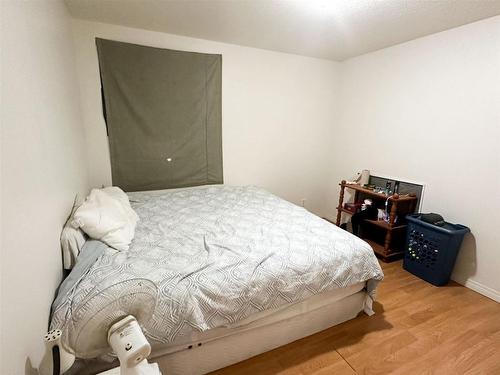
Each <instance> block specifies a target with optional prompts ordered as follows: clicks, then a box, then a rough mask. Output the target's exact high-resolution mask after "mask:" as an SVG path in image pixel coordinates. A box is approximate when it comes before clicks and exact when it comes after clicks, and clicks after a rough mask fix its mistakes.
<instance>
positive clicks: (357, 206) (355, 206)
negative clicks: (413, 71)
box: [344, 202, 363, 213]
mask: <svg viewBox="0 0 500 375" xmlns="http://www.w3.org/2000/svg"><path fill="white" fill-rule="evenodd" d="M362 205H363V202H357V203H344V208H345V209H346V210H347V211H351V212H352V213H356V212H358V211H359V210H361V206H362Z"/></svg>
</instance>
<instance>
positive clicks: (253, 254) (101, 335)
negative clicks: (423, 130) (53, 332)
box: [51, 185, 383, 358]
mask: <svg viewBox="0 0 500 375" xmlns="http://www.w3.org/2000/svg"><path fill="white" fill-rule="evenodd" d="M129 197H130V201H131V204H132V207H133V208H134V210H135V211H136V212H137V214H138V215H139V218H140V221H139V223H138V226H137V229H136V234H135V238H134V240H133V242H132V244H131V246H130V249H129V250H127V251H122V252H118V251H116V250H113V249H111V248H107V247H106V248H104V249H102V253H101V254H99V255H98V256H97V257H96V259H95V262H93V263H92V264H91V265H90V266H89V267H87V268H84V269H83V270H82V275H81V276H79V277H72V280H73V281H74V284H73V285H70V286H69V287H68V286H64V285H63V287H61V290H63V291H64V295H62V296H61V295H60V296H58V298H57V299H56V302H55V303H54V305H53V314H52V318H51V328H61V329H62V330H63V332H64V333H63V341H64V343H65V344H66V345H67V346H68V347H70V348H72V349H73V350H74V351H75V353H76V356H77V357H80V358H92V357H96V356H100V355H103V354H107V353H108V351H109V348H108V345H107V340H106V329H104V328H105V327H107V326H108V325H109V324H110V322H112V321H114V320H116V318H118V317H119V316H123V315H125V314H132V315H134V316H136V317H137V318H138V320H139V322H140V324H141V326H142V328H143V331H144V332H145V335H146V337H147V338H148V340H149V341H150V342H151V344H152V346H153V348H170V349H171V350H174V348H175V347H176V346H179V345H181V346H182V345H184V344H185V343H189V342H192V341H196V340H206V339H208V338H209V337H210V335H212V334H214V332H218V331H215V330H216V329H218V330H219V332H218V333H217V334H219V333H221V332H222V331H221V330H224V329H229V330H231V329H236V328H238V327H243V326H245V325H249V324H251V323H252V322H257V321H262V319H266V315H268V316H271V315H272V314H273V312H276V311H279V310H280V309H283V308H286V307H289V306H292V305H297V304H298V303H300V302H303V301H306V300H308V299H309V298H311V297H312V296H318V295H321V294H323V293H329V292H332V293H334V292H335V291H339V290H342V289H345V288H347V289H346V290H349V288H350V287H353V288H354V289H356V288H359V286H360V285H363V287H364V288H365V289H366V294H367V296H368V299H369V300H372V299H373V298H374V297H375V288H376V285H377V283H378V281H380V280H381V279H382V277H383V274H382V270H381V269H380V266H379V264H378V262H377V260H376V258H375V256H374V253H373V250H372V249H371V247H370V246H369V245H368V244H367V243H366V242H364V241H362V240H360V239H359V238H357V237H355V236H353V235H351V234H349V233H347V232H345V231H343V230H341V229H339V228H337V227H336V226H334V225H332V224H330V223H328V222H326V221H324V220H323V219H321V218H319V217H317V216H315V215H313V214H311V213H310V212H308V211H307V210H305V209H303V208H302V207H298V206H296V205H293V204H291V203H289V202H287V201H285V200H283V199H280V198H278V197H276V196H274V195H272V194H270V193H269V192H267V191H265V190H263V189H260V188H257V187H253V186H246V187H232V186H225V185H221V186H205V187H199V188H196V189H181V190H175V191H160V192H136V193H129ZM77 264H78V261H77ZM75 268H77V267H75ZM80 268H81V267H80ZM75 280H76V281H75ZM339 293H342V292H339ZM369 305H370V304H369V301H368V303H367V309H369ZM297 306H299V305H297ZM268 318H269V319H272V318H270V317H268ZM256 324H257V323H256ZM90 327H94V328H95V327H97V328H98V329H97V328H96V329H94V330H92V329H90ZM222 334H223V333H222ZM204 335H205V336H204Z"/></svg>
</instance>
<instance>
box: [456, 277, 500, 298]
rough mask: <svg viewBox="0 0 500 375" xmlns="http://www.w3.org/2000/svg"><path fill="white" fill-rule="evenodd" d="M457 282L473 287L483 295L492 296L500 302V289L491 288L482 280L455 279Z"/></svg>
mask: <svg viewBox="0 0 500 375" xmlns="http://www.w3.org/2000/svg"><path fill="white" fill-rule="evenodd" d="M455 281H456V282H457V283H459V284H462V285H463V286H465V287H466V288H469V289H472V290H473V291H475V292H478V293H479V294H482V295H483V296H486V297H488V298H491V299H492V300H493V301H496V302H500V291H498V290H495V289H493V288H490V287H489V286H486V285H483V284H481V283H480V282H477V281H474V280H455Z"/></svg>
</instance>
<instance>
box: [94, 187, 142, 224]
mask: <svg viewBox="0 0 500 375" xmlns="http://www.w3.org/2000/svg"><path fill="white" fill-rule="evenodd" d="M101 190H102V191H104V192H105V193H106V194H108V195H110V196H111V197H113V198H115V199H116V200H117V201H119V202H120V203H121V204H122V205H123V207H124V209H125V211H126V212H127V215H128V216H129V218H130V220H132V221H134V220H135V222H137V221H139V216H137V214H136V213H135V211H134V209H133V208H132V206H131V205H130V201H129V199H128V195H127V194H126V193H125V192H124V191H123V190H122V189H120V188H119V187H118V186H108V187H105V188H102V189H101Z"/></svg>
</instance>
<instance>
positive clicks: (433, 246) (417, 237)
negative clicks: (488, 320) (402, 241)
mask: <svg viewBox="0 0 500 375" xmlns="http://www.w3.org/2000/svg"><path fill="white" fill-rule="evenodd" d="M420 216H421V215H420V214H412V215H408V216H406V219H407V220H408V228H407V231H408V232H407V236H406V248H405V256H404V260H403V268H404V269H405V270H407V271H408V272H411V273H412V274H414V275H415V276H418V277H420V278H421V279H423V280H425V281H427V282H429V283H431V284H433V285H436V286H440V285H445V284H446V283H448V281H449V280H450V276H451V272H452V271H453V266H454V265H455V261H456V259H457V255H458V251H459V250H460V245H461V244H462V240H463V239H464V235H465V234H466V233H468V232H469V228H467V227H466V226H463V225H460V224H450V223H446V222H445V224H444V225H443V226H436V225H433V224H429V223H427V222H425V221H422V220H420Z"/></svg>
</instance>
